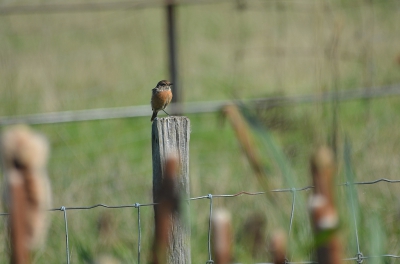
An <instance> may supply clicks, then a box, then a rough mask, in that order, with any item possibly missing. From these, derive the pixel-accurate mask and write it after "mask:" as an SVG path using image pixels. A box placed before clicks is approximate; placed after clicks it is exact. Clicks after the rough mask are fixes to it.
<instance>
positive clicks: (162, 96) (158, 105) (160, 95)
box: [151, 90, 172, 111]
mask: <svg viewBox="0 0 400 264" xmlns="http://www.w3.org/2000/svg"><path fill="white" fill-rule="evenodd" d="M171 99H172V92H171V90H164V91H158V92H155V93H154V94H153V96H152V97H151V108H152V109H153V110H156V111H159V110H163V109H164V108H165V107H166V106H167V105H168V104H169V103H170V102H171Z"/></svg>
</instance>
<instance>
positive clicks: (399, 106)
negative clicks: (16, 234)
mask: <svg viewBox="0 0 400 264" xmlns="http://www.w3.org/2000/svg"><path fill="white" fill-rule="evenodd" d="M81 2H85V1H81ZM27 3H28V2H24V1H2V2H1V3H0V7H1V6H7V5H20V4H21V5H23V4H27ZM34 3H37V4H39V3H46V4H51V3H55V2H54V1H29V4H34ZM57 3H58V2H57ZM76 3H80V1H76ZM177 15H178V17H177V21H178V46H179V67H180V69H179V74H180V78H181V87H182V89H183V99H184V102H195V101H209V100H219V99H234V98H236V99H245V98H260V97H265V96H270V95H277V94H278V95H301V94H309V93H322V92H325V91H334V90H335V89H336V90H348V89H356V88H362V87H372V86H382V85H387V84H398V83H400V47H399V43H400V3H399V2H398V1H373V0H369V1H367V0H365V1H364V0H358V1H351V2H348V1H340V0H334V1H312V0H305V1H279V0H271V1H256V0H254V1H250V0H248V1H232V2H226V3H214V4H207V5H183V6H180V7H179V8H178V12H177ZM165 27H166V26H165V12H164V9H163V7H161V6H160V7H152V8H144V9H138V10H135V9H133V10H129V11H104V12H82V13H58V14H30V15H10V16H0V32H1V38H0V80H1V82H0V94H1V96H0V115H1V116H15V115H23V114H33V113H43V112H54V111H67V110H81V109H92V108H106V107H120V106H131V105H143V104H148V103H149V100H150V92H151V91H150V90H151V88H153V87H154V85H155V84H156V83H157V81H159V80H161V79H165V78H167V76H168V69H167V65H168V64H167V61H166V58H167V56H166V51H167V49H166V32H165ZM335 43H336V44H335ZM332 109H333V106H332V104H322V103H315V104H307V105H298V106H290V107H282V108H274V109H272V110H267V111H265V112H262V113H258V114H259V118H260V120H262V121H263V122H264V124H265V125H266V126H267V127H268V129H269V132H270V133H271V135H272V137H273V139H274V142H275V144H276V146H277V147H278V148H279V149H280V150H282V152H283V153H284V154H285V155H286V159H287V166H290V167H291V168H292V170H293V171H294V172H295V176H293V177H295V178H296V179H295V181H294V182H296V184H299V185H298V186H283V185H282V186H280V187H282V188H286V187H303V186H307V185H309V184H310V182H311V180H310V177H309V161H308V159H309V156H310V153H311V151H312V149H313V147H314V146H315V145H316V144H317V143H321V142H330V140H331V137H332V118H333V112H332ZM399 111H400V101H399V98H396V97H393V98H383V99H372V100H360V101H354V102H345V103H341V104H340V105H339V107H338V128H339V129H338V131H339V136H338V140H339V141H338V142H339V144H338V146H339V150H338V160H339V174H338V182H345V181H346V178H345V173H344V171H343V169H342V168H343V155H342V153H343V146H344V138H345V136H346V137H347V138H348V139H349V141H350V142H351V146H352V147H351V149H352V152H351V158H352V161H351V163H352V167H353V169H354V174H355V181H364V180H374V179H377V178H389V179H399V178H400V177H399V176H398V175H397V174H398V173H397V172H398V171H399V169H400V164H399V162H398V160H399V158H400V157H399V150H400V134H399V133H398V131H399V128H400V125H399V124H400V115H399V114H398V113H399ZM150 115H151V111H150V105H149V118H131V119H117V120H103V121H91V122H77V123H65V124H54V125H36V126H34V128H35V129H37V130H39V131H41V132H43V133H44V134H46V136H47V137H48V138H49V140H50V142H51V146H52V155H51V158H50V161H49V175H50V178H51V181H52V187H53V195H54V201H53V205H54V207H55V208H58V207H61V206H63V205H64V206H88V205H93V204H97V203H105V204H109V205H120V204H133V203H136V202H139V203H147V202H151V196H152V194H151V186H152V182H151V179H152V169H151V145H150V144H151V142H150V133H151V129H150V122H149V119H150ZM188 117H189V118H190V120H191V124H192V133H191V141H190V181H191V196H192V197H194V196H200V195H205V194H208V193H213V194H227V193H236V192H239V191H242V190H246V191H260V186H259V185H258V183H257V181H256V179H255V177H254V175H253V173H252V171H251V169H250V166H249V164H248V162H247V160H246V158H245V156H244V155H243V154H242V152H241V149H240V146H239V145H238V143H237V140H236V138H235V134H234V132H233V131H232V129H231V127H230V125H229V124H228V123H227V122H224V121H223V120H222V119H221V118H220V117H221V116H220V114H219V113H214V114H197V115H195V114H193V115H189V116H188ZM259 146H260V149H259V150H260V152H261V153H262V154H263V157H264V158H265V166H266V170H267V172H268V174H269V175H270V176H271V179H281V178H282V172H281V170H280V169H279V167H278V166H277V164H276V162H275V157H273V156H271V155H270V150H269V149H268V147H267V146H265V145H263V144H260V145H259ZM278 182H279V180H278ZM357 190H358V192H357V194H358V198H359V204H360V208H359V212H360V214H359V226H358V228H359V236H360V243H361V249H362V251H363V253H364V254H365V255H368V254H372V253H371V252H376V250H375V251H374V249H376V246H374V245H372V244H371V243H370V242H371V237H374V236H376V232H377V231H376V230H373V229H371V226H375V225H376V224H377V223H378V224H379V225H381V227H380V229H379V230H381V231H379V236H380V240H379V241H384V242H385V244H384V246H382V245H380V247H381V248H383V251H384V252H383V253H391V254H397V255H400V252H399V250H398V248H399V239H398V237H399V233H400V229H399V227H398V224H397V223H398V220H399V214H400V213H399V208H400V204H399V198H400V197H399V195H398V193H399V189H398V187H397V185H396V184H387V183H379V184H375V185H371V186H358V187H357ZM345 191H346V190H345V189H344V188H339V189H338V194H339V196H338V206H339V208H340V210H341V213H342V215H341V217H342V226H343V231H344V232H343V241H345V242H346V245H347V246H346V247H345V248H346V252H345V256H346V257H353V256H355V254H356V252H357V251H356V249H355V241H354V240H355V236H354V227H353V226H352V215H351V210H350V207H349V206H350V205H349V201H348V197H347V196H346V192H345ZM275 195H276V196H277V197H278V199H279V203H280V204H279V207H278V208H279V210H278V209H277V208H274V207H273V206H272V205H271V204H270V201H268V200H267V199H266V197H264V196H257V197H238V198H232V199H223V198H216V199H215V200H214V205H215V208H217V207H226V208H228V209H229V210H230V211H231V212H232V214H233V216H234V217H233V226H234V230H235V236H236V239H235V249H234V251H235V260H237V261H238V262H243V263H253V262H255V261H266V258H267V257H265V255H264V256H261V257H258V259H257V258H255V259H254V258H252V256H251V254H250V253H249V250H248V249H247V248H246V240H245V239H243V236H245V233H246V232H245V231H244V230H243V229H244V227H243V226H244V225H245V222H246V219H248V217H249V216H250V215H252V214H253V213H254V212H262V214H263V216H265V217H266V218H267V231H266V234H269V233H270V231H271V230H274V229H276V228H278V227H281V228H283V229H284V230H288V226H289V218H290V213H291V202H292V194H291V193H278V194H275ZM296 195H297V197H298V199H299V200H297V203H296V208H295V214H294V223H293V229H292V233H291V237H290V239H289V241H290V243H289V246H290V254H289V256H290V257H291V260H296V261H300V260H310V259H313V256H312V255H311V253H310V250H309V248H308V247H307V245H309V244H310V239H311V232H310V224H309V222H308V213H307V211H306V208H307V207H306V204H305V203H306V201H307V197H308V192H300V193H297V194H296ZM299 201H302V202H301V203H300V202H299ZM105 211H107V212H108V211H110V209H109V210H105V209H93V210H89V211H68V225H69V235H70V249H71V260H72V263H84V261H83V259H82V250H86V251H88V252H90V253H91V254H99V253H100V252H101V253H109V254H112V255H114V256H115V257H117V258H119V259H120V260H121V261H122V263H136V258H137V252H136V248H137V234H138V231H137V222H136V221H137V214H136V209H134V208H132V209H119V210H117V209H113V210H111V215H112V216H111V217H112V218H113V219H114V220H113V221H114V228H115V231H114V233H115V235H114V238H113V239H111V238H110V239H108V240H109V241H111V242H109V243H108V244H107V243H102V242H101V241H102V239H99V238H98V236H99V234H98V232H97V230H96V226H97V221H98V218H99V217H100V216H101V215H102V214H103V213H104V212H105ZM141 213H142V228H143V241H142V242H143V245H142V246H143V247H142V262H145V261H144V260H146V259H147V256H148V254H149V246H150V241H151V235H152V225H153V224H152V217H153V216H152V208H151V207H146V208H142V209H141ZM51 214H52V217H53V219H52V220H53V221H52V226H51V230H50V232H49V239H48V243H47V247H46V248H45V249H43V250H42V251H40V252H38V254H36V257H35V260H34V263H45V262H46V263H60V262H62V263H65V260H64V258H65V240H64V239H65V237H64V222H63V221H64V220H63V215H62V213H61V212H52V213H51ZM372 215H374V218H373V219H372V218H371V216H372ZM370 219H372V220H370ZM207 221H208V201H207V200H200V201H195V202H192V203H191V226H192V229H191V230H192V262H193V263H204V262H205V261H206V260H207V258H208V256H207V230H208V222H207ZM1 232H2V233H1V234H2V236H3V237H4V236H5V233H4V229H2V231H1ZM2 241H4V239H3V240H2ZM0 245H1V246H0V252H2V253H1V254H0V262H1V263H5V262H6V259H7V258H6V254H5V252H6V244H5V243H4V244H3V243H1V244H0ZM386 263H390V262H386ZM393 263H394V262H393Z"/></svg>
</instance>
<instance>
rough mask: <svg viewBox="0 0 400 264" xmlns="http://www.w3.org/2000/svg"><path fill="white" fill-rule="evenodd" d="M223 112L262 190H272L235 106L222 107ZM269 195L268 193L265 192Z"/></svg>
mask: <svg viewBox="0 0 400 264" xmlns="http://www.w3.org/2000/svg"><path fill="white" fill-rule="evenodd" d="M223 112H224V114H225V116H226V117H227V118H228V119H229V121H230V123H231V124H232V127H233V130H234V131H235V133H236V137H237V139H238V140H239V143H240V145H241V147H242V149H243V151H244V153H245V154H246V157H247V159H248V160H249V163H250V166H251V168H252V169H253V171H254V174H255V175H256V177H257V180H258V181H259V183H260V184H261V186H262V187H263V188H264V190H270V189H273V188H272V186H269V184H268V182H267V180H266V179H267V175H266V174H265V171H264V166H263V163H262V161H261V158H260V155H259V153H258V152H257V147H256V145H255V143H254V140H253V138H252V136H251V134H250V131H249V128H248V126H247V124H246V122H245V121H244V119H243V117H242V115H241V114H240V112H239V110H238V108H237V106H235V105H227V106H225V107H224V109H223ZM267 194H268V195H269V192H267ZM269 196H270V198H271V199H273V196H272V195H269Z"/></svg>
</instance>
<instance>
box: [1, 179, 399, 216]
mask: <svg viewBox="0 0 400 264" xmlns="http://www.w3.org/2000/svg"><path fill="white" fill-rule="evenodd" d="M379 182H387V183H400V180H389V179H385V178H381V179H377V180H374V181H365V182H354V183H353V185H368V184H376V183H379ZM347 185H351V183H347V182H346V183H342V184H338V186H347ZM313 188H314V186H306V187H302V188H287V189H274V190H270V192H301V191H306V190H309V189H313ZM261 194H266V192H247V191H241V192H238V193H235V194H208V195H203V196H198V197H191V198H189V199H188V200H190V201H194V200H201V199H210V198H233V197H238V196H242V195H247V196H256V195H261ZM156 204H157V203H146V204H140V203H135V204H127V205H106V204H95V205H92V206H76V207H64V206H62V207H60V208H53V209H49V211H63V210H64V209H65V210H90V209H94V208H97V207H103V208H109V209H118V208H127V207H128V208H129V207H134V208H137V207H139V206H140V207H142V206H154V205H156ZM2 215H8V213H0V216H2Z"/></svg>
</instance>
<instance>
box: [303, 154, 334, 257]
mask: <svg viewBox="0 0 400 264" xmlns="http://www.w3.org/2000/svg"><path fill="white" fill-rule="evenodd" d="M311 173H312V178H313V183H314V194H313V195H312V196H311V198H310V214H311V220H312V224H313V230H314V237H315V243H316V254H317V260H318V263H326V264H338V263H341V262H342V261H341V259H342V258H341V252H342V249H341V245H340V241H339V237H338V234H337V231H338V230H337V229H338V226H339V217H338V215H337V211H336V208H335V202H334V196H333V176H334V174H335V162H334V156H333V153H332V151H331V150H330V149H329V148H327V147H320V148H318V149H317V151H316V152H315V153H314V155H313V156H312V158H311Z"/></svg>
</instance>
